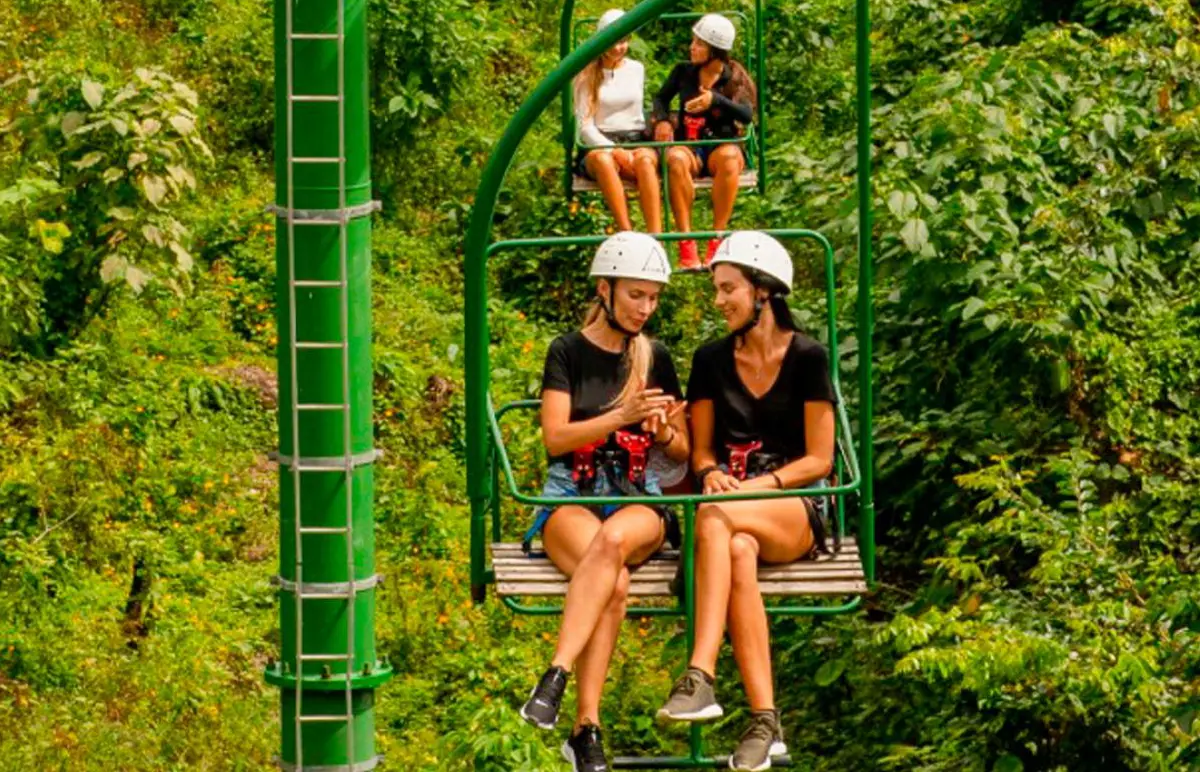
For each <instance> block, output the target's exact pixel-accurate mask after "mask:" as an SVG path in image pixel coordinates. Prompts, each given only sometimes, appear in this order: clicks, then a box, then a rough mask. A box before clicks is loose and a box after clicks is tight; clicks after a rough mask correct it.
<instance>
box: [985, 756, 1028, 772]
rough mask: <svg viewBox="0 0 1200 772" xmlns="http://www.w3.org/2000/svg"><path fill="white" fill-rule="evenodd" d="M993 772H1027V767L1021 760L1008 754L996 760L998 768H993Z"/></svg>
mask: <svg viewBox="0 0 1200 772" xmlns="http://www.w3.org/2000/svg"><path fill="white" fill-rule="evenodd" d="M992 771H993V772H1025V765H1024V764H1022V763H1021V760H1020V759H1019V758H1017V757H1016V756H1014V755H1012V754H1011V753H1006V754H1004V755H1003V756H1001V757H1000V758H999V759H997V760H996V766H994V767H992Z"/></svg>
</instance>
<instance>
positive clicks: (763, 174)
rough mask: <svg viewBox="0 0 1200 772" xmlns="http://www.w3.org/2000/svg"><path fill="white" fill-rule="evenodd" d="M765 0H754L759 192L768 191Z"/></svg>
mask: <svg viewBox="0 0 1200 772" xmlns="http://www.w3.org/2000/svg"><path fill="white" fill-rule="evenodd" d="M764 13H766V11H765V9H764V8H763V0H754V37H755V41H756V45H757V46H758V56H757V57H756V58H755V70H756V72H755V77H756V78H757V80H758V137H757V142H758V192H759V193H766V192H767V43H766V39H765V38H766V29H767V22H766V18H765V17H764V15H763V14H764Z"/></svg>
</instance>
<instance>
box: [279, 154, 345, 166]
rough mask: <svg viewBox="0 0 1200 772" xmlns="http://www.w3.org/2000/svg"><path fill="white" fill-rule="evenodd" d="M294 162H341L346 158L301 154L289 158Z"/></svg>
mask: <svg viewBox="0 0 1200 772" xmlns="http://www.w3.org/2000/svg"><path fill="white" fill-rule="evenodd" d="M289 160H290V161H291V162H292V163H294V164H340V163H341V162H342V161H344V160H346V159H344V158H337V157H334V156H307V155H300V156H295V157H293V158H291V159H289Z"/></svg>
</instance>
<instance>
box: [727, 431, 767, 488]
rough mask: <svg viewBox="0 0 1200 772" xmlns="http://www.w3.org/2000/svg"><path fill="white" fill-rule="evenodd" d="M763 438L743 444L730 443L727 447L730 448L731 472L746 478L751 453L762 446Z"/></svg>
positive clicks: (742, 478)
mask: <svg viewBox="0 0 1200 772" xmlns="http://www.w3.org/2000/svg"><path fill="white" fill-rule="evenodd" d="M762 446H763V444H762V441H761V440H755V441H754V442H747V443H744V444H741V445H734V444H732V443H730V444H729V445H726V446H725V447H726V448H727V449H728V450H729V474H731V475H733V476H734V477H736V478H737V479H739V480H745V479H746V470H747V469H748V468H749V466H750V455H751V454H752V453H754V452H755V451H757V450H760V449H761V448H762Z"/></svg>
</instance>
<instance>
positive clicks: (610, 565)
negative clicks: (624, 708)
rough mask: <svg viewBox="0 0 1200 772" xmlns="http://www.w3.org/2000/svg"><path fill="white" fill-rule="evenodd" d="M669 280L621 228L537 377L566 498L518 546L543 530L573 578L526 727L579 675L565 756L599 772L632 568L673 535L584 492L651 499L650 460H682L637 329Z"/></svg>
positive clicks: (663, 360)
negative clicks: (579, 317) (576, 320)
mask: <svg viewBox="0 0 1200 772" xmlns="http://www.w3.org/2000/svg"><path fill="white" fill-rule="evenodd" d="M670 273H671V266H670V263H669V262H668V260H667V254H666V252H665V251H664V250H663V248H662V245H660V244H659V243H658V242H657V241H656V240H655V239H654V238H652V237H650V236H648V235H646V234H643V233H631V232H623V233H618V234H616V235H615V236H612V237H610V238H608V239H607V240H605V242H604V243H603V244H601V245H600V248H599V249H598V250H597V251H596V256H595V259H594V260H593V261H592V270H591V275H592V277H593V278H595V279H596V300H595V303H594V305H593V306H592V307H591V308H590V309H589V311H588V314H587V317H586V319H585V321H584V325H583V328H582V329H581V330H577V331H575V332H570V333H567V334H566V335H563V336H561V337H559V338H557V339H556V340H555V341H554V342H553V343H551V344H550V350H549V352H548V353H547V355H546V367H545V372H544V374H543V377H542V440H543V442H544V443H545V445H546V451H547V453H548V455H549V456H550V468H549V473H548V475H547V478H546V484H545V488H544V490H543V494H542V495H544V496H549V497H555V498H562V499H566V500H567V501H564V502H563V505H562V506H559V507H557V508H553V509H550V508H547V509H543V510H541V511H539V512H538V514H537V517H536V520H535V522H534V525H533V527H532V528H531V529H530V531H529V533H528V534H526V539H525V543H526V545H529V544H530V543H531V541H532V539H533V538H534V537H535V536H536V535H538V534H539V533H541V535H542V543H543V546H544V548H545V550H546V554H547V555H548V556H549V557H550V559H551V560H552V561H553V562H554V564H555V565H556V566H558V568H559V569H560V570H561V571H562V572H563V573H565V574H566V575H568V576H569V577H571V583H570V585H569V587H568V589H567V597H566V602H565V604H564V607H563V616H562V627H561V629H560V631H559V637H558V646H557V647H556V649H555V652H554V656H553V658H552V659H551V660H550V668H549V669H548V670H547V671H546V672H545V674H543V675H542V677H541V680H540V681H539V682H538V684H537V686H535V687H534V689H533V691H532V693H531V694H530V696H529V700H528V701H527V702H526V703H525V705H524V706H523V707H522V708H521V716H522V717H523V718H524V719H525V720H526V721H528V722H529V723H531V724H533V725H535V726H538V727H541V728H543V729H551V728H553V727H554V726H555V724H556V723H557V721H558V710H559V706H560V704H561V702H562V697H563V692H564V690H565V688H566V684H567V679H568V677H569V675H570V674H571V673H572V672H575V673H576V675H577V676H578V682H579V687H578V689H579V695H578V697H579V699H578V709H577V712H576V719H575V726H574V730H573V731H572V732H571V735H570V737H569V739H568V740H567V741H566V743H564V745H563V748H562V751H563V755H564V756H565V757H566V759H567V760H568V761H570V762H572V763H573V764H574V768H575V770H576V772H601V771H602V770H606V769H607V768H608V767H607V766H606V761H605V758H604V746H603V743H602V742H601V737H600V729H599V724H600V695H601V691H602V690H603V688H604V680H605V677H606V674H607V672H608V662H609V659H610V657H611V656H612V652H613V648H614V646H615V644H616V640H617V633H618V632H619V630H620V627H621V622H622V620H623V619H624V618H625V600H626V597H627V595H628V592H629V569H628V566H636V565H638V564H640V563H642V562H644V561H645V560H646V559H647V558H649V557H650V556H651V555H653V554H654V553H655V552H657V551H658V549H659V548H660V547H661V546H662V544H663V541H664V539H666V538H668V534H669V533H671V531H672V530H677V529H673V528H672V526H673V519H672V517H671V513H670V512H669V511H668V510H666V509H665V508H662V507H649V506H645V505H641V504H633V505H629V506H619V505H617V506H605V507H585V506H580V505H578V504H571V503H570V502H569V499H571V498H573V497H577V496H580V495H595V496H622V495H647V494H649V495H658V494H661V492H662V490H661V487H660V485H659V481H658V478H657V475H656V474H655V472H654V471H653V469H650V468H647V464H646V460H647V456H648V454H649V453H650V452H651V451H652V450H654V449H657V451H658V452H661V453H662V454H664V455H666V456H667V457H668V458H670V459H672V460H674V461H677V462H682V461H686V459H687V458H688V454H689V451H690V443H689V441H688V434H687V426H686V422H685V419H684V407H685V403H684V402H683V394H682V391H681V390H680V387H679V378H678V376H677V375H676V374H675V366H674V365H673V364H672V362H671V355H670V352H668V351H667V348H666V347H665V346H663V345H662V344H661V343H658V342H655V341H652V340H650V339H649V338H648V337H646V335H645V334H644V333H643V332H642V328H643V326H644V325H645V324H646V322H647V320H649V318H650V316H651V315H652V314H653V313H654V311H655V309H656V308H657V306H658V296H659V293H660V292H661V291H662V288H663V286H664V285H666V283H667V281H668V279H669V277H670Z"/></svg>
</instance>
